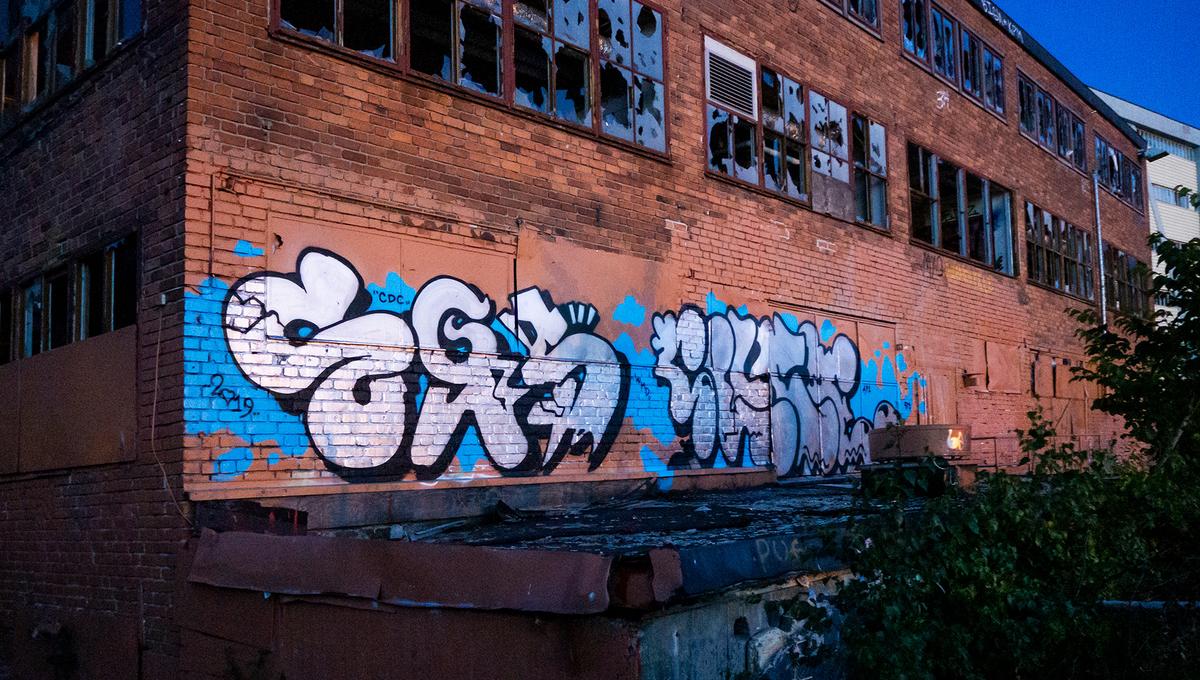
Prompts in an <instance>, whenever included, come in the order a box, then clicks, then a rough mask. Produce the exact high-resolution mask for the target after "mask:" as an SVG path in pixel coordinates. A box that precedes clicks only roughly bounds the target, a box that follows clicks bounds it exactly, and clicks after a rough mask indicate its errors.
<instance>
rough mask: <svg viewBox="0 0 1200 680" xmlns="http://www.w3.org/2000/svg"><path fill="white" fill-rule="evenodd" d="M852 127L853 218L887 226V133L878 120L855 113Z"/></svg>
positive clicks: (876, 225)
mask: <svg viewBox="0 0 1200 680" xmlns="http://www.w3.org/2000/svg"><path fill="white" fill-rule="evenodd" d="M852 127H853V145H852V146H853V153H854V205H855V218H856V219H857V220H858V221H859V222H864V223H866V224H870V225H872V226H875V227H880V228H882V229H886V228H887V227H888V216H887V132H886V130H885V129H884V127H883V126H882V125H880V124H879V123H876V122H875V121H873V120H870V119H869V118H866V117H864V116H860V115H858V114H855V115H854V120H853V124H852Z"/></svg>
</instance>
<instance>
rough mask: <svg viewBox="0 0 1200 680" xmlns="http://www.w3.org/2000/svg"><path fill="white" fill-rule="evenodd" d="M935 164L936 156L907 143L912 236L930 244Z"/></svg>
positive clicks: (934, 207) (933, 228)
mask: <svg viewBox="0 0 1200 680" xmlns="http://www.w3.org/2000/svg"><path fill="white" fill-rule="evenodd" d="M936 177H937V166H936V157H935V156H934V155H933V154H931V153H929V152H928V151H926V150H925V149H922V148H921V147H919V146H917V145H916V144H909V145H908V187H909V214H910V217H911V219H912V237H913V238H914V239H917V240H918V241H924V242H925V243H929V244H931V245H933V244H936V242H937V241H936V238H937V233H936V232H937V223H936V221H935V220H934V215H936V214H937V199H936V198H934V187H935V186H936V180H935V178H936Z"/></svg>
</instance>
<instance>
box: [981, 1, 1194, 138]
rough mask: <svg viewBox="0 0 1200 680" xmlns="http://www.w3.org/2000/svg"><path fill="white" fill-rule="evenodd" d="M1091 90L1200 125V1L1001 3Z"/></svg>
mask: <svg viewBox="0 0 1200 680" xmlns="http://www.w3.org/2000/svg"><path fill="white" fill-rule="evenodd" d="M996 4H997V5H999V6H1000V7H1001V8H1002V9H1003V10H1004V11H1005V12H1007V13H1008V15H1009V16H1011V17H1012V18H1013V19H1014V20H1015V21H1016V22H1017V23H1018V24H1020V25H1021V27H1022V28H1024V29H1025V31H1026V32H1027V33H1028V34H1030V35H1032V36H1033V37H1034V38H1035V39H1036V40H1037V41H1038V42H1040V43H1042V45H1044V46H1045V47H1046V49H1048V50H1050V53H1051V54H1053V55H1054V56H1055V57H1057V58H1058V60H1059V61H1061V62H1062V63H1063V64H1064V65H1065V66H1066V67H1067V68H1069V69H1071V71H1072V72H1074V73H1075V75H1077V76H1079V79H1080V80H1082V81H1083V82H1085V83H1087V84H1088V85H1090V86H1092V87H1094V88H1097V89H1099V90H1102V91H1104V92H1108V93H1109V94H1113V95H1116V96H1118V97H1120V98H1122V99H1127V100H1129V101H1132V102H1134V103H1136V104H1139V105H1141V106H1144V107H1146V108H1148V109H1151V110H1153V111H1157V112H1159V113H1161V114H1163V115H1165V116H1169V117H1171V118H1175V119H1176V120H1181V121H1183V122H1185V123H1188V124H1189V125H1193V126H1196V127H1200V3H1197V2H1196V1H1195V0H1133V1H1132V2H1130V1H1129V0H996Z"/></svg>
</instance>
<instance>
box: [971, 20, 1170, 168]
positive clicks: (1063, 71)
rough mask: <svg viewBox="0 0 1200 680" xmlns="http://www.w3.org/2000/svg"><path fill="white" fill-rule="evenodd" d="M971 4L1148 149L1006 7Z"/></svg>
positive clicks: (1142, 141)
mask: <svg viewBox="0 0 1200 680" xmlns="http://www.w3.org/2000/svg"><path fill="white" fill-rule="evenodd" d="M970 3H971V4H972V5H974V6H975V9H977V10H979V11H980V12H981V13H982V14H983V15H984V16H986V17H987V18H988V19H990V20H991V21H992V23H993V24H995V25H996V26H998V27H1000V28H1001V29H1002V30H1003V31H1004V32H1005V33H1007V34H1008V36H1009V37H1010V38H1011V39H1012V40H1013V42H1015V43H1017V44H1018V45H1020V46H1021V48H1022V49H1024V50H1025V51H1026V52H1028V53H1029V55H1030V56H1032V57H1033V58H1034V59H1036V60H1037V61H1038V62H1039V63H1040V64H1041V65H1042V66H1045V67H1046V68H1047V69H1049V70H1050V72H1051V73H1053V74H1054V75H1055V76H1057V77H1058V79H1059V80H1061V81H1063V82H1064V83H1066V85H1067V87H1069V88H1071V90H1072V91H1073V92H1074V93H1075V94H1076V95H1078V96H1079V98H1080V99H1082V100H1083V101H1085V102H1087V103H1088V104H1089V105H1090V106H1091V107H1092V108H1093V109H1094V110H1095V111H1096V113H1099V114H1100V115H1101V116H1103V117H1104V118H1105V119H1106V120H1107V121H1108V122H1110V123H1112V124H1113V126H1114V127H1116V128H1117V129H1118V130H1120V132H1121V133H1122V134H1124V135H1125V136H1126V137H1127V138H1128V139H1129V141H1131V142H1133V143H1134V145H1136V146H1137V148H1138V150H1139V151H1144V150H1145V149H1146V140H1144V139H1142V136H1141V135H1139V134H1138V133H1137V131H1136V130H1134V129H1133V126H1132V125H1130V124H1129V122H1128V121H1126V120H1125V119H1124V118H1122V117H1121V115H1120V114H1118V113H1117V112H1116V111H1115V110H1113V108H1112V107H1111V106H1109V105H1108V103H1107V102H1105V101H1104V100H1103V99H1101V98H1100V97H1098V96H1097V95H1096V93H1094V92H1092V89H1091V88H1090V87H1088V86H1087V85H1085V84H1084V82H1083V81H1082V80H1080V79H1079V77H1078V76H1076V75H1075V74H1074V73H1072V72H1071V70H1070V69H1068V68H1067V67H1066V66H1064V65H1063V63H1062V62H1061V61H1059V60H1058V59H1057V58H1056V57H1055V56H1054V55H1053V54H1051V53H1050V51H1049V50H1047V49H1046V48H1045V47H1044V46H1043V45H1042V44H1041V43H1040V42H1038V41H1037V40H1035V39H1034V38H1033V36H1031V35H1029V33H1028V32H1027V31H1026V30H1025V29H1024V28H1022V27H1021V25H1020V24H1018V23H1017V22H1016V21H1014V20H1013V18H1012V17H1010V16H1009V15H1008V14H1007V13H1006V12H1005V11H1004V10H1002V9H1000V7H999V6H998V5H997V4H996V3H994V2H992V0H970Z"/></svg>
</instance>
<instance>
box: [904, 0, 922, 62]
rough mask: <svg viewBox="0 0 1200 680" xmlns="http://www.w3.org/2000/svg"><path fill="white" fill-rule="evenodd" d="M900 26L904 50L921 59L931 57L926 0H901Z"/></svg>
mask: <svg viewBox="0 0 1200 680" xmlns="http://www.w3.org/2000/svg"><path fill="white" fill-rule="evenodd" d="M900 28H901V33H902V35H903V38H904V50H905V51H906V52H908V53H909V54H911V55H913V56H914V57H916V58H917V59H920V60H921V61H925V60H926V59H928V57H929V10H928V7H927V5H926V4H925V0H901V2H900Z"/></svg>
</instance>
